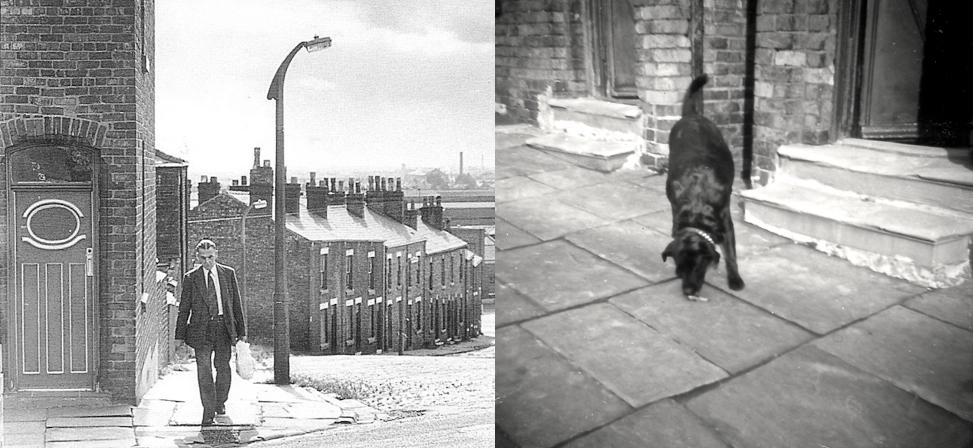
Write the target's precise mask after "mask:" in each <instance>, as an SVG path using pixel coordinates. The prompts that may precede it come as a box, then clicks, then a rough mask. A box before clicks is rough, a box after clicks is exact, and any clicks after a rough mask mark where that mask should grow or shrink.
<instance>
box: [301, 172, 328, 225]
mask: <svg viewBox="0 0 973 448" xmlns="http://www.w3.org/2000/svg"><path fill="white" fill-rule="evenodd" d="M314 180H315V173H314V172H313V171H312V172H311V181H310V182H308V183H307V186H306V187H305V189H306V191H307V211H308V212H310V213H312V214H315V215H318V216H320V217H322V218H324V219H328V202H329V201H328V199H329V196H330V195H331V193H330V191H329V189H328V180H327V179H323V180H322V181H321V185H315V184H314Z"/></svg>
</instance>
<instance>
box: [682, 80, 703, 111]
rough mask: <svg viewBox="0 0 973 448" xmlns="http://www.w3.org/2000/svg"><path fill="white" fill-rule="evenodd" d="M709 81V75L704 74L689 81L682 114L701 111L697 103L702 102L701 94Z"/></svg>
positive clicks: (683, 100) (683, 98)
mask: <svg viewBox="0 0 973 448" xmlns="http://www.w3.org/2000/svg"><path fill="white" fill-rule="evenodd" d="M707 81H709V76H706V74H702V75H700V76H698V77H697V78H695V79H693V82H691V83H689V89H687V90H686V96H684V97H682V116H684V117H686V116H689V115H696V114H698V113H699V109H697V105H698V104H700V103H701V101H700V98H699V95H700V94H702V92H703V86H704V85H706V82H707Z"/></svg>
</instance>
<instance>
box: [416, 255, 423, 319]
mask: <svg viewBox="0 0 973 448" xmlns="http://www.w3.org/2000/svg"><path fill="white" fill-rule="evenodd" d="M417 270H418V269H417ZM416 305H419V310H418V311H416V320H417V321H418V323H417V324H416V325H418V326H419V331H422V302H418V303H416Z"/></svg>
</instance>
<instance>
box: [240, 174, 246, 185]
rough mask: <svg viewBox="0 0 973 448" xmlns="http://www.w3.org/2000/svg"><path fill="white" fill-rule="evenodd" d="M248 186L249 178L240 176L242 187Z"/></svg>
mask: <svg viewBox="0 0 973 448" xmlns="http://www.w3.org/2000/svg"><path fill="white" fill-rule="evenodd" d="M246 184H247V176H240V185H246Z"/></svg>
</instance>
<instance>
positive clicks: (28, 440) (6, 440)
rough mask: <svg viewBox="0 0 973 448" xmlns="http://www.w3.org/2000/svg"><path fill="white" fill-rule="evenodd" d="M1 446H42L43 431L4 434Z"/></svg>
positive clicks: (8, 447) (9, 447) (7, 447)
mask: <svg viewBox="0 0 973 448" xmlns="http://www.w3.org/2000/svg"><path fill="white" fill-rule="evenodd" d="M5 426H6V425H5ZM75 444H77V442H75ZM3 446H4V447H6V448H11V447H41V448H43V447H44V431H40V432H36V433H17V434H4V436H3Z"/></svg>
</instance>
